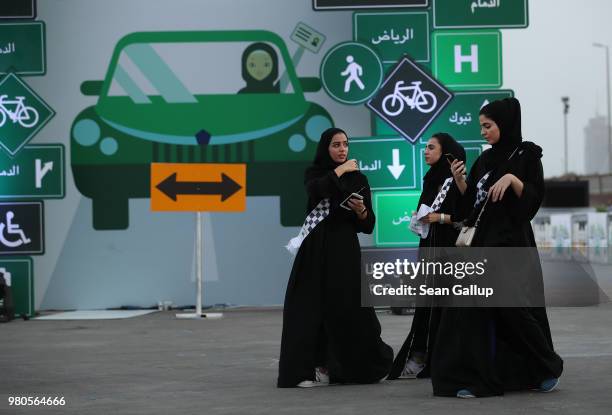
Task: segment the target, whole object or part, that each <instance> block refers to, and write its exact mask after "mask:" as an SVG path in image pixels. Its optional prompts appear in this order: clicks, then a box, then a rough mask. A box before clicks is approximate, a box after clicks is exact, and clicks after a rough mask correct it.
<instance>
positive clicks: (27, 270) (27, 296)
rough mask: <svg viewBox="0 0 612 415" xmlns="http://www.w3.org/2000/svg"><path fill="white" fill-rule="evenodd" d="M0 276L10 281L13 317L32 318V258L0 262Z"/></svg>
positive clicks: (2, 260)
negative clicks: (13, 306)
mask: <svg viewBox="0 0 612 415" xmlns="http://www.w3.org/2000/svg"><path fill="white" fill-rule="evenodd" d="M0 274H4V278H5V279H9V278H10V280H11V289H12V291H13V303H14V305H15V315H26V316H28V317H33V316H34V272H33V265H32V258H14V259H12V258H11V259H1V260H0ZM7 274H8V275H7Z"/></svg>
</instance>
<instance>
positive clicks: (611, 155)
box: [593, 43, 612, 173]
mask: <svg viewBox="0 0 612 415" xmlns="http://www.w3.org/2000/svg"><path fill="white" fill-rule="evenodd" d="M593 46H595V47H596V48H602V49H605V50H606V92H607V93H606V102H607V103H608V120H607V124H606V128H607V129H608V172H609V173H612V131H611V130H610V47H609V46H608V45H604V44H602V43H593Z"/></svg>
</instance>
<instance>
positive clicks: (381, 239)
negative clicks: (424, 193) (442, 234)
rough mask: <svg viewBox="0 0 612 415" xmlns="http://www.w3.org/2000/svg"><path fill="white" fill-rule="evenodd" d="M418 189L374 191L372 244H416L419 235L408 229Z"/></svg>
mask: <svg viewBox="0 0 612 415" xmlns="http://www.w3.org/2000/svg"><path fill="white" fill-rule="evenodd" d="M420 196H421V192H420V191H403V192H376V193H374V205H373V208H374V213H375V214H376V226H375V228H374V244H375V245H376V246H418V245H419V237H418V236H417V235H416V234H414V233H413V232H412V231H410V228H409V225H410V216H411V214H412V211H414V210H416V207H417V205H418V202H419V197H420Z"/></svg>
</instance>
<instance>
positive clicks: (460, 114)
mask: <svg viewBox="0 0 612 415" xmlns="http://www.w3.org/2000/svg"><path fill="white" fill-rule="evenodd" d="M513 96H514V92H513V91H512V90H509V89H508V90H497V91H469V92H456V93H455V94H454V96H453V99H451V101H450V102H449V104H448V106H447V107H446V108H444V110H443V111H442V112H441V113H440V115H439V116H438V117H437V118H436V119H435V120H434V121H433V122H432V123H431V125H430V126H429V127H428V128H427V130H426V131H425V132H424V133H423V135H422V136H421V139H420V140H419V141H420V142H421V143H426V142H427V140H429V139H430V138H431V136H432V134H435V133H439V132H445V133H448V134H450V135H452V136H453V137H454V138H455V139H456V140H457V141H459V142H461V143H476V144H484V141H483V139H482V137H481V135H480V122H479V121H478V113H479V111H480V109H481V108H482V107H483V106H484V105H486V104H488V103H489V102H492V101H495V100H498V99H503V98H508V97H513ZM373 123H374V131H373V133H372V134H373V135H377V136H381V135H382V136H391V137H397V133H396V132H395V130H394V129H393V128H392V127H391V126H389V125H388V124H387V123H386V122H385V121H384V120H383V119H382V118H380V117H374V118H373Z"/></svg>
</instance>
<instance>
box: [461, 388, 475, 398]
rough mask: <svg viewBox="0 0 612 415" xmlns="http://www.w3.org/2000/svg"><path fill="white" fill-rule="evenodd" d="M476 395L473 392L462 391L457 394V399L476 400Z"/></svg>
mask: <svg viewBox="0 0 612 415" xmlns="http://www.w3.org/2000/svg"><path fill="white" fill-rule="evenodd" d="M475 397H476V395H474V394H473V393H472V392H470V391H469V390H467V389H461V390H460V391H459V392H457V398H461V399H469V398H475Z"/></svg>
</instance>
